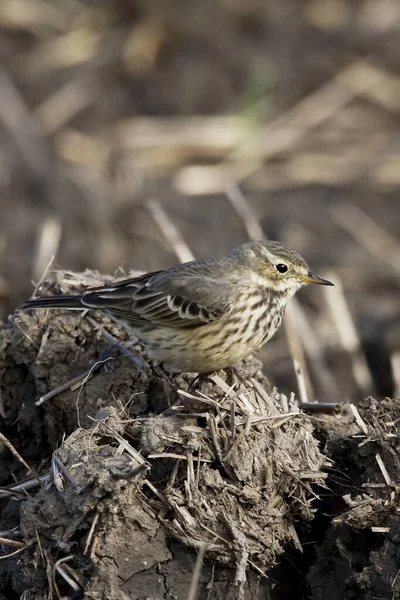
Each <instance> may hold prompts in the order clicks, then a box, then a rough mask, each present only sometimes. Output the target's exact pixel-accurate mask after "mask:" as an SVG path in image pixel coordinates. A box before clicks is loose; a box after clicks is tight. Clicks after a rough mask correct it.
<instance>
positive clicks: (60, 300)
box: [21, 295, 87, 310]
mask: <svg viewBox="0 0 400 600" xmlns="http://www.w3.org/2000/svg"><path fill="white" fill-rule="evenodd" d="M27 308H67V309H68V308H70V309H75V310H85V308H87V306H84V305H83V304H82V296H80V295H77V296H47V297H45V298H33V299H32V300H28V301H27V302H25V304H23V305H22V306H21V309H23V310H24V309H27Z"/></svg>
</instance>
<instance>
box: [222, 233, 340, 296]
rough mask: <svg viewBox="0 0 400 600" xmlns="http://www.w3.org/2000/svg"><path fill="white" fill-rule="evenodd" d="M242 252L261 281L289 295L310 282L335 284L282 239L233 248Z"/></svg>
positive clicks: (235, 251)
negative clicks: (309, 264)
mask: <svg viewBox="0 0 400 600" xmlns="http://www.w3.org/2000/svg"><path fill="white" fill-rule="evenodd" d="M237 252H239V253H241V254H242V258H243V259H244V262H245V263H247V265H248V266H250V267H251V269H252V271H253V272H254V273H255V277H257V281H258V283H259V284H260V285H263V286H265V287H268V288H270V289H272V290H274V291H275V292H277V293H281V294H284V295H286V296H288V297H289V298H290V297H291V296H293V295H294V294H295V293H296V292H297V290H298V289H299V288H301V287H302V286H303V285H306V284H307V283H317V284H319V285H333V283H331V282H330V281H328V280H327V279H322V277H320V276H319V275H316V274H315V273H313V271H311V269H310V267H309V266H308V264H307V263H306V261H305V260H304V258H303V257H302V256H301V255H300V254H299V253H298V252H297V251H296V250H294V249H293V248H290V247H289V246H287V245H286V244H283V243H282V242H274V241H263V242H249V243H247V244H243V245H242V246H240V247H239V248H237V249H236V250H234V251H233V254H235V253H237Z"/></svg>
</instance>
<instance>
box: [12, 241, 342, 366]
mask: <svg viewBox="0 0 400 600" xmlns="http://www.w3.org/2000/svg"><path fill="white" fill-rule="evenodd" d="M308 283H315V284H320V285H333V283H331V282H330V281H328V280H326V279H323V278H322V277H320V276H318V275H316V274H315V273H313V271H311V269H310V268H309V266H308V264H307V263H306V261H305V260H304V258H303V257H302V256H301V255H300V254H299V253H298V252H297V251H296V250H294V249H293V248H290V247H289V246H287V245H286V244H284V243H283V242H278V241H254V242H247V243H244V244H242V245H241V246H239V247H238V248H235V249H234V250H232V251H231V252H230V253H229V254H228V255H226V256H224V257H222V258H211V259H203V260H194V261H190V262H186V263H182V264H179V265H176V266H173V267H171V268H168V269H165V270H162V271H154V272H151V273H145V274H143V275H139V276H138V277H131V278H129V279H124V280H122V281H117V282H115V283H113V284H111V285H107V286H104V287H95V288H88V289H87V290H86V291H83V292H82V293H80V294H76V295H57V296H48V297H39V298H33V299H31V300H28V301H27V302H26V303H25V304H24V305H23V306H22V307H21V308H22V309H36V308H52V309H53V308H55V309H57V308H59V309H75V310H76V309H78V310H87V309H93V310H97V311H100V312H101V313H103V314H105V315H107V316H109V317H111V318H112V319H114V320H116V321H117V322H122V323H123V324H124V325H128V327H129V329H130V330H131V331H132V332H133V333H134V334H135V335H136V336H137V338H138V339H139V341H140V342H141V343H142V344H143V345H144V347H145V348H146V350H147V352H148V354H149V355H150V357H151V358H152V359H153V360H154V362H155V364H157V365H161V366H162V367H163V368H164V369H165V370H166V371H168V372H170V373H199V374H206V373H210V372H215V371H219V370H221V369H224V368H226V367H231V366H233V365H235V364H236V363H238V362H239V361H240V360H242V359H244V358H246V357H247V356H249V355H250V354H252V353H254V352H255V351H256V350H258V348H260V347H261V346H262V345H263V344H265V343H266V342H268V340H270V339H271V337H272V336H273V335H274V333H275V332H276V331H277V329H278V328H279V326H280V324H281V322H282V318H283V316H284V312H285V309H286V305H287V302H288V300H289V299H290V298H291V297H292V296H294V294H295V293H296V292H297V291H298V290H299V289H300V288H301V287H303V286H304V285H306V284H308Z"/></svg>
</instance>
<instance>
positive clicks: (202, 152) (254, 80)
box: [0, 0, 400, 600]
mask: <svg viewBox="0 0 400 600" xmlns="http://www.w3.org/2000/svg"><path fill="white" fill-rule="evenodd" d="M376 6H377V3H376V2H375V0H358V1H357V2H352V3H349V2H346V1H344V0H335V2H332V1H331V0H320V1H318V2H311V1H305V0H304V1H295V0H281V1H280V2H279V3H275V4H274V3H264V2H258V1H257V0H254V1H252V2H246V3H243V2H240V1H239V2H236V1H235V0H221V1H219V2H214V1H209V2H208V1H203V2H202V3H201V4H199V3H196V2H195V1H193V2H185V3H182V2H177V1H173V0H171V1H168V2H163V3H162V6H161V5H160V3H158V2H152V1H149V2H146V3H142V2H136V1H132V2H131V1H129V2H127V1H126V0H112V1H110V0H104V1H97V0H96V2H92V1H90V0H89V1H87V0H85V1H84V0H82V1H76V2H75V1H74V2H64V0H54V1H52V2H51V3H50V2H40V1H39V0H28V1H27V2H24V1H20V0H18V2H16V0H3V2H1V3H0V40H1V51H0V63H1V69H0V95H1V102H0V122H1V124H0V127H1V129H0V209H1V217H0V311H1V317H2V319H3V325H2V329H1V333H0V391H1V402H0V432H1V433H2V434H3V435H4V436H5V441H4V443H3V445H1V446H0V452H1V462H0V486H2V487H1V488H0V510H1V520H0V537H1V538H3V540H2V543H1V545H0V549H1V554H2V557H1V558H2V560H0V582H1V583H0V598H6V599H7V600H8V599H11V600H13V599H14V598H19V597H24V598H26V599H27V598H31V599H35V600H39V599H41V598H79V597H86V598H96V599H97V598H98V599H99V598H102V599H103V598H104V599H106V598H110V599H112V600H116V599H119V598H121V599H124V598H129V599H133V598H138V599H139V598H140V599H144V598H179V599H180V598H184V599H186V598H187V597H189V596H188V595H189V589H190V586H191V583H192V580H193V573H194V570H195V565H196V560H197V557H198V556H199V554H200V556H201V553H202V548H203V546H202V544H203V542H204V543H205V546H206V551H205V557H204V561H203V564H202V566H201V570H200V576H199V582H198V589H197V595H198V598H201V599H203V598H204V599H206V598H219V597H223V596H228V597H229V598H238V597H240V594H243V595H244V597H245V598H249V599H250V598H271V599H273V600H277V599H279V600H282V599H283V600H286V599H292V598H304V599H306V598H307V599H308V598H312V599H313V600H317V599H318V600H319V599H322V598H324V599H325V598H327V599H328V600H331V599H332V600H333V599H335V600H336V599H337V600H339V599H342V598H343V599H349V600H350V599H352V600H353V599H362V600H364V599H368V600H372V599H376V598H384V599H386V598H388V599H390V600H395V599H396V598H398V597H400V588H399V586H400V583H399V581H400V578H399V577H398V572H399V569H400V559H399V551H398V549H397V544H398V541H397V537H398V533H397V528H398V521H397V519H398V517H397V505H398V499H397V493H398V490H397V482H398V480H399V465H398V455H399V448H398V436H397V423H398V418H399V416H398V412H399V408H398V402H397V401H396V400H389V399H387V398H397V396H398V385H399V383H400V375H399V373H400V368H399V362H400V361H399V339H400V328H399V310H398V297H399V292H400V278H399V264H400V250H399V241H398V229H399V227H398V224H399V222H400V203H399V202H398V193H399V189H400V177H399V175H398V173H399V172H400V163H399V159H398V148H399V140H400V127H399V123H400V120H399V119H400V102H399V97H400V95H399V93H398V90H399V86H400V84H399V74H400V56H399V52H398V48H399V47H400V46H399V42H400V40H399V31H400V29H399V17H400V15H399V9H398V3H397V2H396V1H395V0H385V2H383V3H379V9H377V8H376ZM227 115H228V117H229V120H224V118H225V117H226V116H227ZM232 115H233V116H234V119H233V120H232ZM193 117H196V119H201V120H200V121H194V120H193ZM237 119H239V121H238V120H237ZM209 131H211V135H210V134H209V133H208V132H209ZM221 174H223V178H222V179H223V182H224V185H222V186H221V184H220V183H219V182H220V181H221ZM233 184H235V185H237V186H238V187H239V188H240V189H241V190H242V191H243V192H244V194H245V198H246V200H247V202H248V205H247V206H246V204H245V211H244V214H243V213H242V214H241V216H239V215H238V212H237V210H236V211H235V210H234V208H233V206H232V202H230V201H229V199H228V198H227V195H226V193H225V192H226V189H227V188H229V187H230V186H231V185H233ZM149 200H156V201H157V202H158V203H159V206H161V208H162V209H164V211H165V215H164V216H162V217H161V227H160V219H159V216H160V215H159V213H157V211H155V210H154V206H153V205H152V204H151V203H149ZM242 208H243V206H242ZM157 214H158V217H157ZM249 219H250V226H249ZM252 219H253V221H254V219H255V220H256V221H257V223H256V225H258V226H261V227H262V230H263V232H264V234H265V235H267V236H268V237H270V238H275V239H281V240H282V241H285V242H286V243H289V244H291V245H293V246H294V247H296V248H297V249H298V250H299V251H300V252H301V253H302V254H303V255H304V256H305V257H306V259H307V261H308V262H309V263H310V265H311V266H312V268H313V269H314V270H315V271H317V272H318V273H320V274H321V275H323V276H324V275H325V276H327V277H328V276H331V275H332V277H334V278H336V279H335V281H336V282H337V283H338V285H337V286H336V289H338V288H339V287H340V283H341V284H342V286H343V292H344V298H345V299H346V302H347V307H348V309H349V311H350V316H351V320H350V325H349V324H348V321H347V320H346V319H345V317H344V316H343V314H344V313H343V311H342V312H340V311H339V312H338V309H337V306H338V303H339V302H340V301H341V298H342V297H339V296H335V302H333V304H334V306H333V308H332V306H331V305H330V304H329V298H328V297H327V295H324V293H323V292H322V291H321V290H320V289H306V290H303V291H302V292H301V293H300V294H299V306H300V309H301V312H300V313H298V312H297V313H295V314H296V315H297V316H296V319H295V322H294V323H293V322H289V323H288V326H287V329H286V330H284V328H282V330H281V331H280V332H279V333H278V334H277V336H276V337H275V338H274V339H273V340H271V342H270V343H268V345H267V346H266V348H265V349H263V350H262V351H261V352H260V353H259V354H258V356H257V357H256V358H255V359H251V360H250V361H248V362H247V363H246V364H245V365H242V370H243V371H244V372H245V373H247V376H246V377H245V378H244V379H243V380H242V379H239V380H236V381H235V383H236V388H235V389H236V392H238V391H239V390H240V392H242V393H243V394H244V397H245V398H247V397H249V398H250V401H249V402H250V404H249V405H247V404H246V403H245V404H243V401H240V398H239V400H238V398H237V397H236V396H234V397H231V398H230V399H229V397H228V398H227V399H224V394H225V393H226V392H224V391H223V389H221V385H222V386H223V383H221V381H220V380H218V379H217V380H216V381H217V383H216V382H215V381H208V382H202V383H201V386H202V387H200V388H197V387H196V386H195V388H194V390H193V389H192V387H191V383H192V379H193V377H191V376H185V377H182V378H178V379H177V380H173V381H166V380H165V378H163V377H160V374H159V373H158V372H157V371H154V370H152V368H151V367H149V366H146V365H147V357H146V356H145V355H142V350H141V348H140V347H136V346H134V347H132V348H131V347H128V350H125V349H121V348H111V346H112V344H113V343H114V342H115V340H114V342H113V341H112V340H111V338H110V337H109V336H108V337H107V332H108V334H111V335H112V336H114V338H116V339H118V340H120V341H121V342H123V343H124V344H126V345H129V340H128V337H127V335H126V332H124V331H121V330H119V329H117V328H116V326H115V325H113V324H111V323H109V322H107V323H106V322H105V321H102V320H101V319H98V317H93V319H94V321H93V320H91V317H90V316H83V317H82V316H76V315H72V316H71V315H68V314H66V313H64V314H60V315H59V316H56V315H55V314H53V313H51V312H49V311H45V312H43V313H40V314H39V313H38V314H37V315H31V314H21V313H14V310H15V309H16V308H17V307H18V306H19V305H20V304H21V302H22V301H23V300H24V299H25V298H27V297H29V296H30V295H31V294H32V290H33V289H34V286H35V285H36V284H37V283H38V282H39V281H40V279H41V277H42V275H43V273H44V272H45V271H46V268H47V267H48V266H49V261H50V259H51V256H52V255H53V254H55V259H54V261H53V262H52V263H51V265H50V267H49V273H48V275H47V277H46V280H45V283H44V284H43V285H42V287H40V288H39V289H38V290H37V292H38V293H45V292H46V291H48V290H55V291H65V290H68V289H71V287H73V288H74V289H75V288H76V286H78V287H79V286H81V285H85V284H90V283H92V282H93V278H94V279H95V280H96V281H98V282H99V283H100V282H103V281H104V280H105V279H106V278H107V277H109V278H110V279H112V278H113V277H114V276H117V277H119V276H121V274H122V272H127V271H128V270H129V269H140V270H155V269H160V268H163V267H167V266H169V265H171V264H174V263H176V262H178V260H180V259H181V258H182V256H181V255H180V254H179V245H176V244H175V245H174V244H173V243H172V244H171V239H170V238H169V237H168V232H167V233H166V223H167V225H168V223H169V224H171V223H172V225H173V226H175V227H176V228H177V229H178V233H179V234H180V235H181V236H182V238H183V240H184V241H185V242H186V243H187V244H188V245H189V247H190V250H191V251H192V252H193V254H194V255H195V256H196V257H206V256H211V255H222V254H224V253H225V252H227V251H228V250H230V249H231V248H232V247H234V246H236V245H238V244H240V243H242V242H244V241H246V240H247V239H248V238H249V236H250V237H251V235H252V232H253V233H254V222H253V221H252ZM251 223H253V228H252V226H251ZM167 229H168V227H167ZM257 232H258V230H257V228H256V233H257ZM58 266H61V267H62V268H63V269H69V270H70V272H69V273H67V275H66V276H65V277H64V278H63V279H62V278H60V275H59V274H57V272H56V268H57V267H58ZM86 269H97V270H98V272H94V273H93V272H92V271H90V272H85V270H86ZM83 272H85V274H84V275H82V273H83ZM71 273H75V274H71ZM106 273H109V274H110V275H105V274H106ZM335 307H336V308H335ZM9 315H11V317H10V316H9ZM343 323H346V325H345V326H344V327H343V326H342V324H343ZM353 327H354V331H355V332H356V335H355V338H354V336H353V337H351V336H350V338H349V337H348V336H346V333H348V332H349V330H353ZM104 332H106V333H104ZM293 353H295V354H296V357H297V358H298V359H300V360H301V362H302V364H303V367H304V368H305V369H306V388H307V393H308V396H309V399H311V400H319V401H321V402H338V403H340V404H341V405H343V406H341V407H340V408H339V409H337V412H336V413H334V414H332V415H328V416H324V415H321V414H320V413H319V412H318V414H311V415H309V416H303V415H302V413H301V414H300V415H299V413H297V409H296V405H295V404H293V399H292V393H295V394H296V396H298V395H299V393H298V390H299V388H298V385H297V381H296V377H295V374H294V369H293V360H292V359H293ZM136 356H141V357H142V359H143V360H144V361H145V363H146V364H145V366H143V365H141V366H140V367H139V366H138V363H137V361H136V358H135V357H136ZM259 359H260V360H261V361H262V364H261V363H260V362H258V361H259ZM98 361H100V364H98V365H97V366H96V367H94V370H93V372H92V373H91V374H92V375H93V376H92V377H90V378H88V379H87V381H86V380H85V383H84V385H83V387H79V383H77V384H76V385H77V387H75V388H74V387H73V389H70V388H71V385H69V386H68V387H67V389H66V390H64V391H59V392H58V393H56V394H55V395H54V396H52V397H50V398H48V399H45V401H43V403H41V404H39V405H37V404H36V403H37V402H38V400H39V399H40V398H42V397H43V396H45V397H46V394H47V393H49V392H53V391H54V390H57V389H58V388H59V386H62V385H63V384H65V383H68V382H70V381H71V379H73V378H75V377H78V379H79V376H81V374H82V373H86V375H88V371H87V370H88V369H90V367H91V366H93V365H95V364H96V363H98ZM103 361H104V362H103ZM261 370H262V372H263V374H264V375H263V374H262V373H261ZM220 376H221V378H222V380H225V379H227V382H228V385H230V384H231V383H232V381H231V380H230V375H229V373H227V374H220ZM264 376H266V377H267V378H268V381H267V380H266V379H265V378H264ZM251 377H254V378H255V380H256V381H257V382H258V383H259V384H260V385H261V386H262V389H264V390H266V392H267V395H265V394H262V393H261V392H256V391H255V390H256V388H255V387H254V386H255V385H257V384H254V382H252V381H251V379H249V378H251ZM80 383H82V380H80ZM196 385H197V384H196ZM274 385H275V386H277V388H278V392H273V391H272V388H273V386H274ZM177 389H182V390H184V391H186V392H188V393H189V394H192V395H194V396H196V400H194V399H193V398H189V397H187V396H186V397H184V396H178V392H177ZM199 392H201V393H203V394H206V396H207V398H208V400H207V401H206V399H205V398H204V397H202V396H201V397H200V398H199ZM260 394H261V395H260ZM371 396H372V397H373V398H375V400H372V398H371ZM178 397H179V401H178ZM365 398H367V399H365ZM285 399H286V400H285ZM348 401H351V402H354V403H355V404H356V405H357V407H358V411H359V413H358V414H357V413H356V416H357V419H358V423H357V420H356V418H355V416H354V414H353V412H352V411H351V409H350V408H349V406H348V405H347V404H346V402H348ZM177 402H179V404H178V409H179V410H178V409H177V408H175V409H174V410H172V409H171V406H175V405H176V403H177ZM253 402H254V403H255V405H256V407H255V408H254V406H253V404H252V403H253ZM220 403H222V405H223V406H224V407H225V408H224V410H222V409H221V407H220ZM252 406H253V409H254V411H255V414H261V415H263V416H264V417H265V416H268V417H273V418H271V419H267V420H265V421H263V422H262V423H261V422H257V423H256V424H254V423H253V422H252V423H251V425H250V424H248V425H247V426H246V423H248V421H249V411H250V414H253V413H252V410H253V409H252V408H251V407H252ZM221 410H222V416H221ZM226 411H227V412H226ZM176 412H179V414H180V416H179V417H177V416H176ZM231 413H232V414H234V415H235V418H234V427H233V425H232V418H233V417H232V416H231ZM292 413H293V414H292ZM280 415H283V416H282V417H280ZM288 415H290V416H288ZM293 415H294V416H293ZM146 424H147V425H146ZM146 427H147V429H146ZM235 440H238V441H236V444H234V442H235ZM7 444H8V445H7ZM10 444H11V446H10ZM232 445H233V450H231V452H230V453H228V452H229V449H230V448H231V446H232ZM10 448H11V449H10ZM16 453H19V456H17V454H16ZM165 453H167V454H168V455H170V456H167V457H165V456H161V455H163V454H165ZM154 456H156V458H153V457H154ZM285 456H286V460H285V458H284V457H285ZM52 457H55V458H53V459H52ZM22 459H23V460H24V461H26V463H27V465H28V467H27V466H26V465H25V466H24V464H23V463H22V462H21V461H22ZM52 460H53V470H52V471H51V475H50V465H51V463H52ZM287 467H289V469H288V468H287ZM35 477H39V478H42V479H40V482H41V485H40V486H39V485H37V486H36V485H35V483H38V484H39V481H37V480H35V479H34V483H33V484H31V483H30V484H29V485H27V486H26V485H23V489H22V490H19V491H18V490H17V491H15V490H14V492H13V493H12V494H10V493H9V492H10V490H9V487H10V486H12V485H13V484H18V483H20V482H22V481H25V480H27V479H29V480H30V479H32V478H35ZM31 485H33V487H32V488H30V486H31ZM6 488H7V489H6ZM221 498H225V500H224V501H223V502H222V501H221ZM227 515H228V516H229V518H227ZM3 542H4V543H3ZM14 542H15V545H12V543H14ZM10 544H11V545H10ZM14 551H15V552H16V554H15V555H14V556H11V557H7V556H8V555H9V554H10V553H11V552H14ZM245 564H247V567H248V568H247V569H244V565H245ZM244 571H246V581H245V577H244ZM262 574H266V575H267V577H265V576H264V575H262Z"/></svg>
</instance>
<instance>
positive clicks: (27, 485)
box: [0, 475, 50, 498]
mask: <svg viewBox="0 0 400 600" xmlns="http://www.w3.org/2000/svg"><path fill="white" fill-rule="evenodd" d="M48 481H50V475H41V476H39V477H36V478H34V479H28V480H27V481H23V482H21V483H17V484H15V485H12V486H10V487H8V488H0V498H4V497H5V496H12V495H13V494H16V493H17V494H21V493H22V492H25V491H28V490H32V489H33V488H35V487H38V486H39V485H41V484H43V483H47V482H48Z"/></svg>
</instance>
